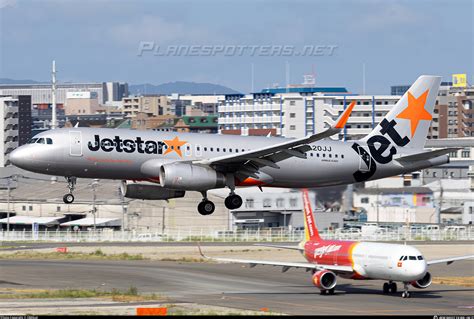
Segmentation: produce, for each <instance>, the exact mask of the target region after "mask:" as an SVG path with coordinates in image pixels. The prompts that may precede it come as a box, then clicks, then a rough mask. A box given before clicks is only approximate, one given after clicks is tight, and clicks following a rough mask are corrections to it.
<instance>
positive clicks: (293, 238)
mask: <svg viewBox="0 0 474 319" xmlns="http://www.w3.org/2000/svg"><path fill="white" fill-rule="evenodd" d="M320 235H321V237H322V238H324V239H333V240H338V239H339V240H362V241H466V240H474V227H468V228H466V229H462V230H449V229H436V230H424V229H416V230H410V229H403V228H399V229H395V230H390V231H386V230H380V229H377V230H375V231H365V232H347V231H346V230H345V229H336V230H334V231H321V232H320ZM303 239H304V231H301V230H292V231H290V230H288V229H286V228H278V229H256V230H249V229H247V230H236V231H228V230H222V231H216V230H208V229H193V228H188V229H169V230H168V231H167V232H166V233H161V232H143V231H120V230H118V231H117V230H111V229H100V230H95V231H94V230H87V231H72V230H71V231H59V230H58V231H48V230H45V231H37V232H32V231H26V230H23V231H10V232H8V231H0V241H4V242H5V241H46V242H172V241H180V242H192V241H200V242H300V241H301V240H303Z"/></svg>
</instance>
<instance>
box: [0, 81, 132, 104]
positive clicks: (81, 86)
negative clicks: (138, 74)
mask: <svg viewBox="0 0 474 319" xmlns="http://www.w3.org/2000/svg"><path fill="white" fill-rule="evenodd" d="M79 91H82V92H93V93H95V94H97V98H98V100H99V103H100V104H105V103H106V102H113V101H120V100H121V99H122V97H123V96H127V95H128V84H127V83H118V82H100V83H58V84H56V103H57V104H64V103H65V102H66V96H67V92H79ZM0 95H31V104H33V105H38V104H51V84H49V83H45V84H0Z"/></svg>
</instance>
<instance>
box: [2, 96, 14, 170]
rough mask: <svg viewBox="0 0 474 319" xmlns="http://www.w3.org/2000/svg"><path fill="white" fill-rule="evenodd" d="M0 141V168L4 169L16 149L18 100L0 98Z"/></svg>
mask: <svg viewBox="0 0 474 319" xmlns="http://www.w3.org/2000/svg"><path fill="white" fill-rule="evenodd" d="M0 141H1V142H0V167H5V166H7V165H8V164H9V161H8V154H10V152H11V151H13V150H14V149H15V148H17V147H18V98H14V97H0Z"/></svg>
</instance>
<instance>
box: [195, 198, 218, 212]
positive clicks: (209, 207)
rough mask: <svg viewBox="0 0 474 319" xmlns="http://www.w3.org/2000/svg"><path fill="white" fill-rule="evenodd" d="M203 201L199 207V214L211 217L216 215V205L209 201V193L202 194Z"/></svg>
mask: <svg viewBox="0 0 474 319" xmlns="http://www.w3.org/2000/svg"><path fill="white" fill-rule="evenodd" d="M202 197H203V198H202V201H201V202H200V203H199V205H198V212H199V214H201V215H210V214H212V213H214V210H215V209H216V205H214V203H213V202H211V201H210V200H208V199H207V192H203V193H202Z"/></svg>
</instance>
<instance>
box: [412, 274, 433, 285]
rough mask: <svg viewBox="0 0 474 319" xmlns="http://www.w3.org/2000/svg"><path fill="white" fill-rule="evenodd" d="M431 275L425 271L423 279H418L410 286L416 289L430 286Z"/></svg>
mask: <svg viewBox="0 0 474 319" xmlns="http://www.w3.org/2000/svg"><path fill="white" fill-rule="evenodd" d="M431 279H432V277H431V274H430V273H429V272H428V271H427V272H426V274H425V275H424V276H423V278H421V279H418V280H417V281H413V282H412V283H411V285H412V286H413V287H415V288H418V289H425V288H428V287H429V285H431Z"/></svg>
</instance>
